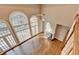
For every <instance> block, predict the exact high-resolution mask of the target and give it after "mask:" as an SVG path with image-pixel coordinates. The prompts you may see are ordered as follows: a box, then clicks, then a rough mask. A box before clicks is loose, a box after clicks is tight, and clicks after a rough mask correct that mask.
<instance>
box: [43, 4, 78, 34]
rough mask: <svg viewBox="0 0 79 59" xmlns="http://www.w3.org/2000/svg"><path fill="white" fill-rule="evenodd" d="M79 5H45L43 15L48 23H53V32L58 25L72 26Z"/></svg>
mask: <svg viewBox="0 0 79 59" xmlns="http://www.w3.org/2000/svg"><path fill="white" fill-rule="evenodd" d="M78 7H79V5H53V4H52V5H43V6H42V13H44V14H45V18H46V20H47V21H49V22H50V23H51V26H52V31H53V33H54V32H55V27H56V24H62V25H65V26H69V27H70V26H71V25H72V22H73V21H74V17H75V16H74V14H75V12H76V10H77V9H78Z"/></svg>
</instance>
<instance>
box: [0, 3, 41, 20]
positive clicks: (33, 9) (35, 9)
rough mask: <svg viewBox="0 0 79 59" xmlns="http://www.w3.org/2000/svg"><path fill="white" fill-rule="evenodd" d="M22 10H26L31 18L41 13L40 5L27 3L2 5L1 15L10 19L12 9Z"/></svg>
mask: <svg viewBox="0 0 79 59" xmlns="http://www.w3.org/2000/svg"><path fill="white" fill-rule="evenodd" d="M16 10H17V11H21V12H24V13H25V14H26V15H27V16H28V17H29V18H30V17H31V16H32V15H34V14H38V13H40V8H39V5H33V4H30V5H29V4H25V5H21V4H20V5H16V4H14V5H11V4H10V5H0V17H2V18H3V19H8V17H9V15H10V13H11V12H12V11H16Z"/></svg>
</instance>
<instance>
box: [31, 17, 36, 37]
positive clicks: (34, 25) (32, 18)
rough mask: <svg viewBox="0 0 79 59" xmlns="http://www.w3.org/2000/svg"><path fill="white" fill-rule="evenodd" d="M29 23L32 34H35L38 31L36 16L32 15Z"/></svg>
mask: <svg viewBox="0 0 79 59" xmlns="http://www.w3.org/2000/svg"><path fill="white" fill-rule="evenodd" d="M30 24H31V30H32V35H35V34H37V33H38V17H37V16H32V17H31V18H30Z"/></svg>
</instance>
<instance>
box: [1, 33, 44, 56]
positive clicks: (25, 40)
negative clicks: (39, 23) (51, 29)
mask: <svg viewBox="0 0 79 59" xmlns="http://www.w3.org/2000/svg"><path fill="white" fill-rule="evenodd" d="M41 33H43V32H40V33H38V34H36V35H34V36H32V37H30V38H28V39H27V40H25V41H23V42H21V43H19V44H17V45H15V46H13V47H12V48H10V49H8V50H6V51H5V52H2V53H0V55H4V54H6V53H7V52H9V51H10V50H12V49H14V48H16V47H18V46H20V45H22V44H23V43H25V42H27V41H28V40H30V39H32V38H33V37H35V36H37V35H39V34H41Z"/></svg>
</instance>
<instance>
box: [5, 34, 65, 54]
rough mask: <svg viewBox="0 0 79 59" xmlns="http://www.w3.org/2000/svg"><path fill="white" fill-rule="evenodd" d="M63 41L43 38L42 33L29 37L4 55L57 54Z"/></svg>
mask: <svg viewBox="0 0 79 59" xmlns="http://www.w3.org/2000/svg"><path fill="white" fill-rule="evenodd" d="M63 46H64V43H63V42H60V41H58V40H57V39H54V40H53V41H51V40H48V39H45V38H44V35H43V33H42V34H40V35H38V36H36V37H34V38H33V39H30V40H29V41H28V42H25V43H24V44H22V45H21V46H19V47H17V48H15V49H13V50H11V51H9V52H8V53H6V55H59V54H60V52H61V50H62V48H63Z"/></svg>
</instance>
